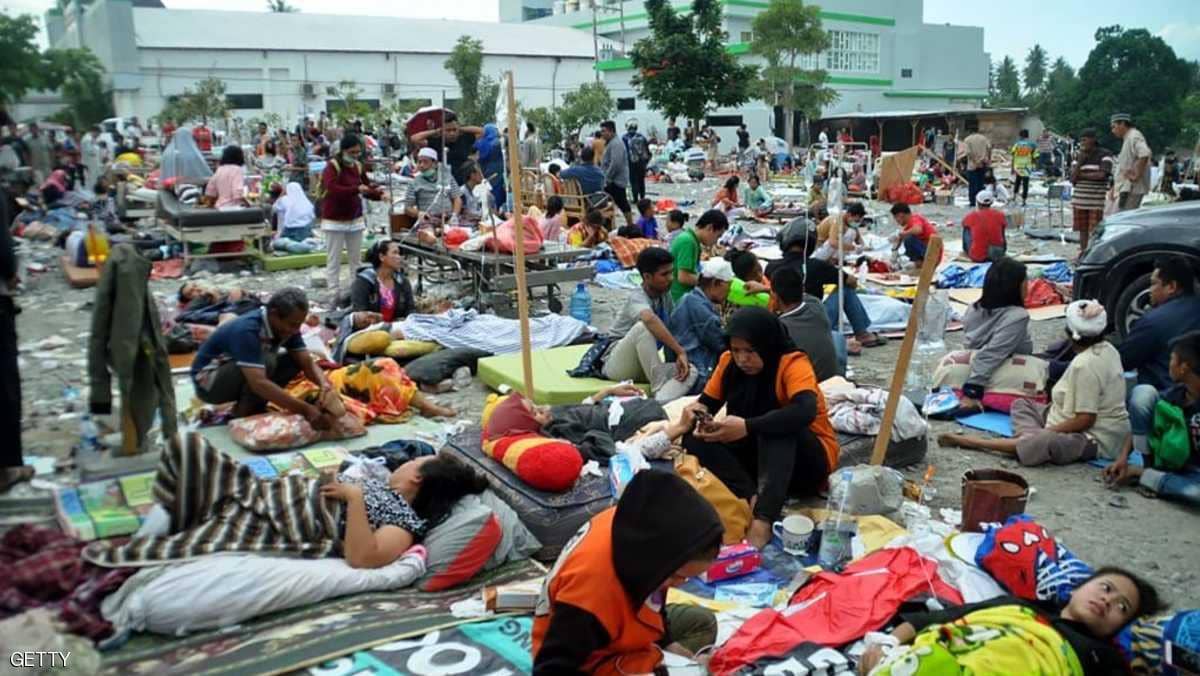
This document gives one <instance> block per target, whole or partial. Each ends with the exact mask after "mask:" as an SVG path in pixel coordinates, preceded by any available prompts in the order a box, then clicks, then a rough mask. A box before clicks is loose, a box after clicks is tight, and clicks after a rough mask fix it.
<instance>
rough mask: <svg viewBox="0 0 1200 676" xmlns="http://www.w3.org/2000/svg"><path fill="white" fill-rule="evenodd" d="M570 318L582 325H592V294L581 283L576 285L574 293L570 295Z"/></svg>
mask: <svg viewBox="0 0 1200 676" xmlns="http://www.w3.org/2000/svg"><path fill="white" fill-rule="evenodd" d="M571 316H572V317H574V318H575V319H578V320H579V321H581V322H583V323H584V324H589V325H590V324H591V323H592V294H590V293H588V290H587V285H586V284H584V283H583V282H580V283H579V284H577V285H576V286H575V293H573V294H571Z"/></svg>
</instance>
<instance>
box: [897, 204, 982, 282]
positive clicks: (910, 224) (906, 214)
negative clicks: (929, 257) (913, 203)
mask: <svg viewBox="0 0 1200 676" xmlns="http://www.w3.org/2000/svg"><path fill="white" fill-rule="evenodd" d="M975 197H976V199H978V198H979V196H978V195H976V196H975ZM892 218H894V219H896V224H897V225H899V226H900V232H899V233H897V234H896V241H895V242H894V243H893V244H892V251H899V250H900V247H901V246H903V247H904V255H905V256H908V260H910V261H912V263H913V265H915V266H917V267H920V266H921V264H922V263H924V262H925V250H926V249H927V248H929V240H930V238H931V237H933V236H934V235H936V234H937V228H935V227H933V223H930V222H929V219H927V218H925V217H924V216H922V215H921V214H914V213H913V212H912V209H909V208H908V205H907V204H904V203H900V204H893V205H892Z"/></svg>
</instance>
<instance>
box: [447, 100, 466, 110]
mask: <svg viewBox="0 0 1200 676" xmlns="http://www.w3.org/2000/svg"><path fill="white" fill-rule="evenodd" d="M442 105H444V106H446V107H447V108H449V109H450V110H458V109H459V108H462V99H446V102H445V103H444V104H442Z"/></svg>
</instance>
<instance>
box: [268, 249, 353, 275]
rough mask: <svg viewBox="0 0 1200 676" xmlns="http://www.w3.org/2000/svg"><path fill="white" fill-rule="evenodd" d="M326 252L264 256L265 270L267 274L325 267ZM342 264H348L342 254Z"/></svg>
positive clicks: (344, 255)
mask: <svg viewBox="0 0 1200 676" xmlns="http://www.w3.org/2000/svg"><path fill="white" fill-rule="evenodd" d="M325 260H326V256H325V252H324V251H314V252H312V253H310V254H288V255H286V256H263V257H262V263H263V269H264V270H266V271H267V272H279V271H280V270H299V269H301V268H315V267H318V266H321V265H325ZM342 262H343V263H345V262H346V253H345V252H342Z"/></svg>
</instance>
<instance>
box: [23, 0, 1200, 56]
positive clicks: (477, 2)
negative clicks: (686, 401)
mask: <svg viewBox="0 0 1200 676" xmlns="http://www.w3.org/2000/svg"><path fill="white" fill-rule="evenodd" d="M875 1H876V2H878V3H879V4H880V5H881V6H884V5H886V3H887V0H875ZM290 2H291V4H293V5H295V6H297V7H299V8H300V10H301V11H303V12H312V13H322V14H323V13H338V14H363V15H374V16H379V15H389V16H409V17H416V18H427V19H437V18H443V19H470V20H475V21H496V20H497V19H498V10H497V0H440V1H438V0H433V1H431V0H290ZM53 4H54V1H53V0H0V8H3V9H4V10H5V11H15V12H33V13H35V14H37V15H38V16H39V17H40V16H41V15H42V14H43V13H44V12H45V11H46V9H47V8H49V7H51V6H52V5H53ZM164 4H165V5H167V6H168V7H173V8H179V9H225V10H237V9H257V8H259V7H265V5H266V0H262V1H261V2H258V1H256V0H164ZM818 4H819V3H818ZM985 7H987V8H989V10H988V11H981V8H985ZM925 21H926V22H928V23H951V24H958V25H968V26H983V27H984V38H983V40H984V49H985V50H986V51H987V52H989V53H990V54H991V55H992V59H993V60H996V61H999V60H1000V59H1001V58H1003V57H1004V56H1005V55H1009V56H1012V57H1013V58H1014V60H1016V61H1017V62H1018V64H1021V63H1023V62H1024V58H1025V54H1026V53H1027V52H1028V51H1029V48H1030V47H1032V46H1033V45H1034V43H1039V44H1041V45H1042V46H1043V47H1044V48H1046V50H1047V51H1048V52H1049V53H1050V61H1051V62H1053V61H1054V59H1055V58H1057V57H1059V56H1062V57H1064V58H1065V59H1066V60H1067V63H1069V64H1071V65H1072V66H1073V67H1075V68H1076V69H1078V68H1079V67H1080V66H1082V65H1083V63H1084V62H1085V61H1086V60H1087V55H1088V52H1089V51H1091V48H1092V46H1093V45H1094V44H1095V42H1094V39H1093V34H1094V33H1095V31H1096V28H1098V27H1100V26H1110V25H1112V24H1121V25H1122V26H1124V27H1126V28H1146V29H1148V30H1149V31H1150V32H1151V33H1153V34H1155V35H1158V36H1160V37H1162V38H1163V39H1164V40H1166V42H1167V44H1169V45H1171V47H1173V48H1174V49H1175V53H1176V54H1178V55H1179V56H1181V57H1183V58H1187V59H1197V60H1200V0H1134V1H1133V2H1130V0H1004V1H1003V2H999V3H995V4H991V3H981V2H975V1H973V0H925Z"/></svg>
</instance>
